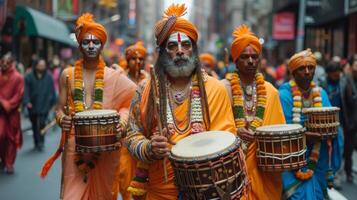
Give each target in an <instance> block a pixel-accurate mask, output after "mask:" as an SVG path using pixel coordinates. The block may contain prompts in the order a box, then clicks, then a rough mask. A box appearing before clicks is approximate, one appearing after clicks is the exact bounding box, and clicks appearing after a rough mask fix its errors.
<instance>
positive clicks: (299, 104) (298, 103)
mask: <svg viewBox="0 0 357 200" xmlns="http://www.w3.org/2000/svg"><path fill="white" fill-rule="evenodd" d="M293 105H294V107H297V108H300V107H301V105H302V104H301V102H299V101H294V103H293Z"/></svg>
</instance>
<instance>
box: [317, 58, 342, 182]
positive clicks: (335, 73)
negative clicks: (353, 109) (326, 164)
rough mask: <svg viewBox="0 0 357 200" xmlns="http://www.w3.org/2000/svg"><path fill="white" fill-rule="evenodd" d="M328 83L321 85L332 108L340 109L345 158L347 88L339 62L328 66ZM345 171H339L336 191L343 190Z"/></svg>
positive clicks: (340, 143) (340, 146) (340, 133)
mask: <svg viewBox="0 0 357 200" xmlns="http://www.w3.org/2000/svg"><path fill="white" fill-rule="evenodd" d="M325 70H326V74H327V76H326V81H325V82H323V83H321V87H322V88H324V89H325V91H326V92H327V95H328V97H329V100H330V103H331V105H332V106H335V107H339V108H340V109H341V110H340V113H339V119H340V124H341V126H340V127H339V128H338V135H337V137H339V140H338V146H339V148H340V152H341V157H342V156H343V155H342V154H343V148H344V147H343V146H344V145H343V143H344V141H343V127H344V126H345V118H344V116H345V115H344V112H345V110H346V106H345V104H343V102H342V99H343V98H344V93H343V92H342V91H343V90H344V88H346V79H345V77H344V76H342V67H341V65H340V63H339V62H335V61H331V62H329V63H328V64H327V66H326V69H325ZM342 171H343V170H340V169H339V170H338V171H337V173H336V176H335V181H334V186H335V188H336V189H341V175H342V174H341V173H342Z"/></svg>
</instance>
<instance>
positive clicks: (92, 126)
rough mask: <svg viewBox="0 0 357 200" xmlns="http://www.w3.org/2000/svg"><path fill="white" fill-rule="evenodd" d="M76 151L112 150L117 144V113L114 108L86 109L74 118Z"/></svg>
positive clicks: (96, 151) (115, 148) (116, 147)
mask: <svg viewBox="0 0 357 200" xmlns="http://www.w3.org/2000/svg"><path fill="white" fill-rule="evenodd" d="M73 120H74V127H75V141H76V152H79V153H98V152H105V151H114V150H117V149H118V148H119V146H118V144H117V141H118V139H117V129H116V126H117V124H118V123H119V115H118V113H117V112H116V111H115V110H88V111H83V112H79V113H76V114H75V116H74V118H73Z"/></svg>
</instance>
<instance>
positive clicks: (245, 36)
mask: <svg viewBox="0 0 357 200" xmlns="http://www.w3.org/2000/svg"><path fill="white" fill-rule="evenodd" d="M232 36H233V42H232V45H231V54H232V57H233V62H234V63H235V62H236V60H237V59H238V58H239V56H240V54H241V53H242V51H243V50H244V49H245V48H246V47H247V46H248V45H249V46H251V47H253V49H254V50H255V51H256V52H257V53H258V54H260V52H261V51H262V45H261V44H260V42H259V39H258V37H257V36H255V35H254V33H252V32H251V31H250V29H249V27H248V26H247V25H245V24H242V25H240V26H239V27H237V28H236V29H235V30H234V31H233V33H232Z"/></svg>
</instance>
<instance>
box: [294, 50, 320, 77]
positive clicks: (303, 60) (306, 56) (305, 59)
mask: <svg viewBox="0 0 357 200" xmlns="http://www.w3.org/2000/svg"><path fill="white" fill-rule="evenodd" d="M307 65H312V66H314V67H316V57H315V55H314V54H313V53H312V52H311V49H306V50H304V51H301V52H299V53H296V54H294V55H293V56H292V57H291V58H290V60H289V62H288V67H289V70H290V72H293V71H295V70H296V69H298V68H300V67H303V66H307Z"/></svg>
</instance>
